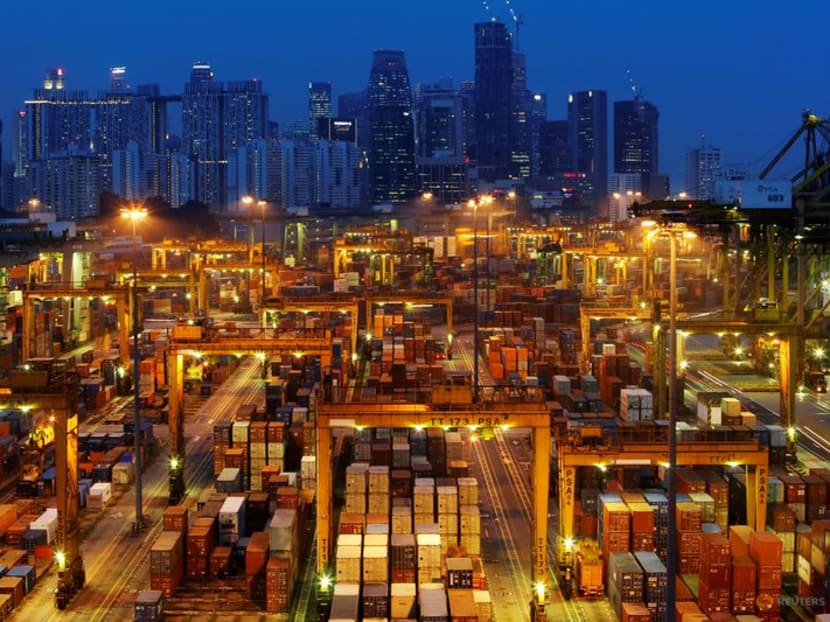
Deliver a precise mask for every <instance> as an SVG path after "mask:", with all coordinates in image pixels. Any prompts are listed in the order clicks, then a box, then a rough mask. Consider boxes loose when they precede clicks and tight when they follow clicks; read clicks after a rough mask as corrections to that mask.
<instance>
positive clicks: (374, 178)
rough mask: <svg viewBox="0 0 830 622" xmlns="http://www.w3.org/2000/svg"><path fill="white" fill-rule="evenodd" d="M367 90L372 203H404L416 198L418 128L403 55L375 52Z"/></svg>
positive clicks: (384, 51)
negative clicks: (414, 119)
mask: <svg viewBox="0 0 830 622" xmlns="http://www.w3.org/2000/svg"><path fill="white" fill-rule="evenodd" d="M368 91H369V124H370V148H369V167H370V186H371V196H372V202H373V203H404V202H406V201H408V200H409V199H411V198H412V197H413V196H414V195H415V127H414V123H413V119H412V91H411V89H410V86H409V72H408V71H407V68H406V59H405V58H404V53H403V52H401V51H397V50H379V51H376V52H375V53H374V55H373V58H372V68H371V71H370V73H369V87H368Z"/></svg>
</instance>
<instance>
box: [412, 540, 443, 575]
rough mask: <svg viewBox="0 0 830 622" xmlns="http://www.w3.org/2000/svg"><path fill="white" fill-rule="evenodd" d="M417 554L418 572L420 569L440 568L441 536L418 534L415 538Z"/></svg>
mask: <svg viewBox="0 0 830 622" xmlns="http://www.w3.org/2000/svg"><path fill="white" fill-rule="evenodd" d="M416 541H417V543H418V545H417V552H418V570H419V571H420V570H421V568H434V567H436V566H437V567H438V568H440V567H441V536H440V535H438V534H431V533H426V534H419V535H418V536H416Z"/></svg>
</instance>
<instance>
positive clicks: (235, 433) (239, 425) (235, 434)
mask: <svg viewBox="0 0 830 622" xmlns="http://www.w3.org/2000/svg"><path fill="white" fill-rule="evenodd" d="M250 434H251V422H250V421H234V422H233V426H232V427H231V440H232V442H233V446H234V447H237V446H245V445H247V443H248V439H249V438H250ZM237 444H239V445H237Z"/></svg>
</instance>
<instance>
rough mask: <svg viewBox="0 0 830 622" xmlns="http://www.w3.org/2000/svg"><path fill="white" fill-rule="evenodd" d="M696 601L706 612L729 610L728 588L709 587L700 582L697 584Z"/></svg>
mask: <svg viewBox="0 0 830 622" xmlns="http://www.w3.org/2000/svg"><path fill="white" fill-rule="evenodd" d="M698 602H699V603H700V606H701V608H702V609H703V610H704V611H705V612H706V613H715V612H721V613H725V612H727V611H729V588H728V587H726V588H722V587H717V588H710V587H709V586H708V585H706V584H705V583H703V581H701V582H700V584H699V586H698Z"/></svg>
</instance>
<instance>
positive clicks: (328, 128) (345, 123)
mask: <svg viewBox="0 0 830 622" xmlns="http://www.w3.org/2000/svg"><path fill="white" fill-rule="evenodd" d="M357 134H358V129H357V119H340V118H337V119H333V118H331V117H321V118H320V119H317V139H318V140H344V141H346V142H350V143H352V144H353V145H355V146H357Z"/></svg>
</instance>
